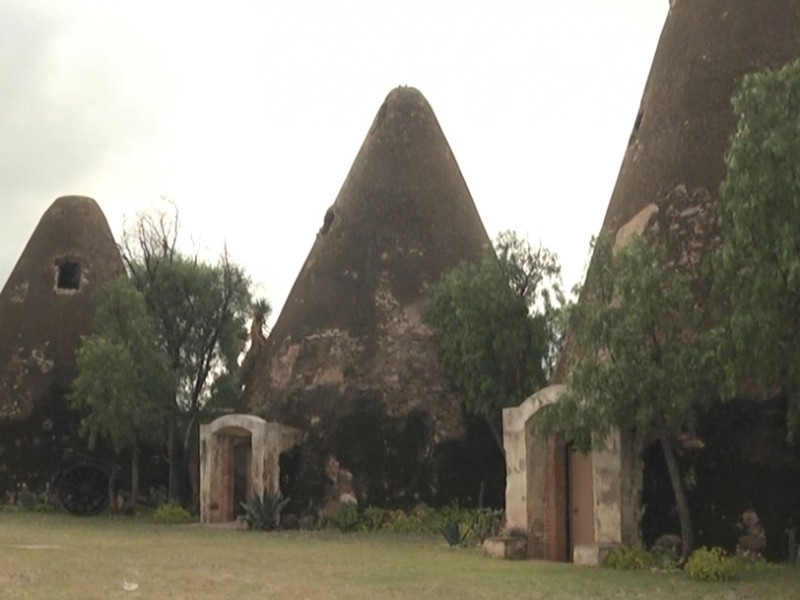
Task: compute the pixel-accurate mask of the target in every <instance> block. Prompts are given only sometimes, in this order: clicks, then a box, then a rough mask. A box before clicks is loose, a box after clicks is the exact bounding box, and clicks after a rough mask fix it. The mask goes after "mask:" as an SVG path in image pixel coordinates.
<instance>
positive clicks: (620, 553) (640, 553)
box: [603, 544, 653, 571]
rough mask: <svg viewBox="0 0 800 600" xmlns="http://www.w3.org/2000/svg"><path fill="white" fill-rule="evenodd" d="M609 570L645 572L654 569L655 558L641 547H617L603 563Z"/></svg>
mask: <svg viewBox="0 0 800 600" xmlns="http://www.w3.org/2000/svg"><path fill="white" fill-rule="evenodd" d="M603 566H604V567H607V568H609V569H624V570H627V571H644V570H647V569H652V568H653V557H652V556H651V555H650V554H649V553H648V552H647V551H646V550H645V549H644V548H641V547H640V546H626V545H624V544H623V545H620V546H615V547H614V548H612V549H611V551H610V552H609V553H608V555H607V556H606V558H605V560H604V561H603Z"/></svg>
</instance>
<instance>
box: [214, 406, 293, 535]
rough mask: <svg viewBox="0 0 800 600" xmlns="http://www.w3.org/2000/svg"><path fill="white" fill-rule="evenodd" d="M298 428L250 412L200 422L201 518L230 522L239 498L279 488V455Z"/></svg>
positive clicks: (290, 442) (274, 490) (246, 499)
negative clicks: (206, 423) (266, 419)
mask: <svg viewBox="0 0 800 600" xmlns="http://www.w3.org/2000/svg"><path fill="white" fill-rule="evenodd" d="M302 438H303V432H302V431H301V430H299V429H295V428H293V427H286V426H285V425H281V424H279V423H272V422H268V421H265V420H264V419H262V418H260V417H256V416H253V415H239V414H234V415H225V416H223V417H220V418H218V419H216V420H215V421H213V422H212V423H209V424H208V425H201V426H200V521H201V522H202V523H222V522H227V521H233V520H235V518H236V515H237V514H238V513H239V507H240V504H239V503H240V502H247V501H248V500H249V499H250V498H251V497H252V496H253V495H254V494H259V495H260V494H262V493H263V492H264V490H269V491H271V492H278V491H280V467H279V462H278V461H279V458H280V455H281V454H282V453H283V452H286V451H287V450H289V449H291V448H293V447H294V446H296V445H298V444H299V443H300V442H301V441H302Z"/></svg>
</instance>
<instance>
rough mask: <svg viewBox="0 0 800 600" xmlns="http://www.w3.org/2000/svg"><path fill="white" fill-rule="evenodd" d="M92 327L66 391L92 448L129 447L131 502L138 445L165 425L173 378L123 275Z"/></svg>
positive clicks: (154, 438) (106, 291) (105, 295)
mask: <svg viewBox="0 0 800 600" xmlns="http://www.w3.org/2000/svg"><path fill="white" fill-rule="evenodd" d="M95 321H96V324H95V333H93V334H92V335H90V336H88V337H85V338H84V339H83V341H82V344H81V347H80V349H79V350H78V353H77V356H76V362H77V367H78V373H79V374H78V377H77V378H76V379H75V381H74V383H73V390H72V392H71V395H70V402H71V403H72V406H73V407H74V408H76V409H77V410H79V411H80V412H81V413H82V415H83V417H82V420H81V429H80V431H81V434H82V435H84V436H86V437H88V442H89V447H90V448H94V447H95V444H96V442H97V439H98V438H105V439H107V440H108V441H109V442H110V443H111V444H112V446H113V447H114V449H115V451H116V452H117V453H122V452H123V451H127V450H130V452H131V503H132V504H133V505H134V506H135V504H136V500H137V498H138V496H139V449H140V446H141V445H142V444H143V443H155V442H158V441H160V440H159V437H160V434H161V432H162V431H163V418H164V415H165V414H166V409H165V407H166V405H165V402H164V400H165V399H168V398H169V397H170V392H171V389H172V388H174V382H173V379H172V377H171V376H170V373H169V370H168V368H167V360H166V356H165V355H164V354H163V353H161V352H160V351H159V349H158V346H157V343H156V332H155V326H154V323H153V321H152V319H151V318H150V315H149V314H148V312H147V308H146V306H145V302H144V298H143V296H142V295H141V294H140V293H139V292H138V291H137V290H136V288H135V287H134V286H133V285H132V283H131V282H130V281H129V280H128V279H127V278H125V277H121V278H119V279H117V280H115V281H113V282H111V283H109V284H108V285H107V286H106V287H104V288H103V290H102V296H101V298H100V301H99V305H98V309H97V313H96V316H95Z"/></svg>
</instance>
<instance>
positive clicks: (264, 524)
mask: <svg viewBox="0 0 800 600" xmlns="http://www.w3.org/2000/svg"><path fill="white" fill-rule="evenodd" d="M239 504H241V506H242V508H244V510H245V515H244V520H245V521H247V523H248V524H249V525H250V528H251V529H260V530H262V531H271V530H273V529H278V528H279V527H280V525H281V512H282V511H283V509H284V508H286V505H287V504H289V498H284V497H283V496H282V495H281V493H280V492H270V491H269V490H266V489H265V490H264V493H263V494H262V495H261V496H259V495H258V494H253V497H252V499H251V500H250V502H247V503H245V502H240V503H239Z"/></svg>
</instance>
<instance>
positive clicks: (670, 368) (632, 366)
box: [539, 236, 715, 558]
mask: <svg viewBox="0 0 800 600" xmlns="http://www.w3.org/2000/svg"><path fill="white" fill-rule="evenodd" d="M696 277H697V274H696V273H694V272H693V271H691V270H682V269H678V268H676V267H675V261H674V260H670V257H669V256H668V255H667V251H666V249H665V246H664V245H663V244H661V243H659V242H658V241H656V240H651V239H648V238H645V237H643V236H634V237H633V238H631V240H630V241H629V242H628V244H627V245H626V246H625V247H624V248H622V249H618V250H617V251H616V252H615V251H614V250H613V248H612V243H611V240H610V239H608V238H607V237H606V236H602V237H600V238H599V239H598V240H597V241H596V242H595V247H594V253H593V256H592V266H591V270H590V277H589V279H588V281H587V285H586V287H585V288H584V293H583V295H582V296H581V299H580V301H579V302H578V304H577V306H576V307H575V308H574V310H573V313H572V320H571V323H570V336H574V338H572V339H571V342H570V344H571V355H572V357H573V362H572V364H571V365H570V370H569V375H568V377H567V381H566V383H567V386H566V391H565V393H564V394H563V395H562V397H561V399H560V400H559V402H558V403H556V404H555V405H553V406H551V407H549V408H548V410H546V411H544V412H543V415H542V418H541V420H540V423H539V425H540V427H541V430H542V432H543V433H546V434H550V433H554V432H556V431H564V432H565V433H566V435H567V437H568V438H570V439H574V440H575V443H576V445H577V446H578V448H579V449H581V450H584V451H586V450H588V449H589V448H590V447H591V445H592V444H595V443H596V444H602V443H603V442H604V440H606V439H607V437H608V435H609V434H611V433H612V432H613V431H615V430H617V431H620V432H625V433H626V434H630V435H633V436H634V439H635V440H639V441H640V443H641V441H644V440H655V441H657V442H658V444H659V446H660V448H661V450H662V452H663V455H664V459H665V461H666V465H667V470H668V472H669V478H670V483H671V485H672V489H673V492H674V495H675V502H676V505H677V509H678V516H679V518H680V525H681V538H682V541H683V548H682V555H683V558H686V557H687V556H688V555H689V552H690V551H691V548H692V545H693V539H694V536H693V530H692V523H691V514H690V511H689V505H688V502H687V498H686V490H685V486H684V482H683V478H682V475H681V472H680V466H679V463H678V457H677V454H676V448H677V447H678V440H679V437H680V436H681V434H684V433H687V432H691V431H692V429H693V427H694V425H695V419H696V418H697V416H698V415H699V414H700V412H701V411H702V410H703V407H704V406H707V404H708V402H709V401H710V399H711V398H713V393H710V391H713V390H714V389H715V388H714V383H713V373H714V371H713V370H712V362H711V361H712V360H713V351H712V350H711V348H712V346H711V342H710V339H711V338H710V337H706V336H705V334H704V333H703V331H704V330H703V322H702V312H701V311H700V310H698V306H697V302H696V298H695V290H696V284H697V280H696Z"/></svg>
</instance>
